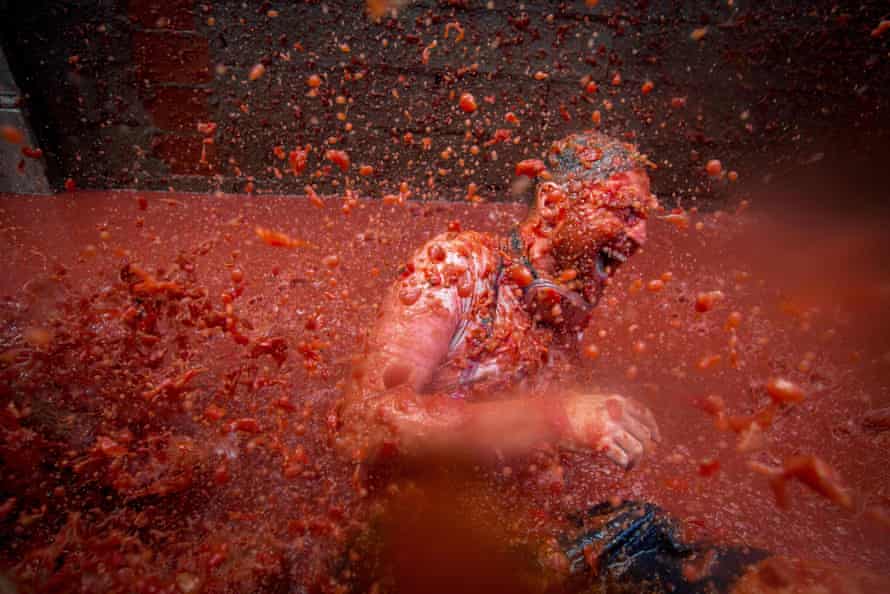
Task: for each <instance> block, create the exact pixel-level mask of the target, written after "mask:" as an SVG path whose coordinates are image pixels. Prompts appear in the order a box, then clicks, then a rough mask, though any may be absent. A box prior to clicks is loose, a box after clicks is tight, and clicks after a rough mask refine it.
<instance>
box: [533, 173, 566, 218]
mask: <svg viewBox="0 0 890 594" xmlns="http://www.w3.org/2000/svg"><path fill="white" fill-rule="evenodd" d="M536 192H537V193H536V194H535V209H536V210H537V211H538V213H540V214H542V215H545V218H550V219H552V218H555V217H558V216H559V215H560V213H561V212H562V211H563V209H564V208H565V206H566V203H567V201H568V198H567V197H566V194H565V192H564V191H563V189H562V186H560V185H559V184H555V183H553V182H544V183H543V184H541V185H539V186H538V188H537V190H536ZM547 215H549V216H547Z"/></svg>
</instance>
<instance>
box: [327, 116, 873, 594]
mask: <svg viewBox="0 0 890 594" xmlns="http://www.w3.org/2000/svg"><path fill="white" fill-rule="evenodd" d="M548 160H549V162H550V166H551V171H550V172H549V173H548V172H544V174H543V175H542V176H541V177H542V178H544V181H543V183H541V184H540V185H539V186H538V187H537V189H536V193H535V203H534V205H533V207H532V209H531V211H530V212H529V214H528V216H527V218H526V219H525V221H523V222H522V223H521V224H520V225H519V226H518V227H517V228H516V229H515V230H514V231H513V232H512V233H511V234H510V235H509V236H508V237H496V236H493V235H487V234H481V233H474V232H464V233H448V234H444V235H440V236H438V237H436V238H434V239H433V240H431V241H429V242H428V243H427V244H426V245H425V246H423V247H422V248H421V249H420V250H419V251H418V252H417V253H416V254H415V255H414V256H413V258H412V259H411V260H410V261H409V262H408V264H407V265H406V266H405V267H404V269H403V271H402V273H401V275H400V278H399V280H398V281H397V282H396V283H395V284H394V285H393V287H392V288H391V290H390V292H389V294H388V295H387V298H386V300H385V302H384V304H383V307H382V309H381V314H380V318H379V320H378V322H377V325H376V328H375V329H374V331H373V332H372V334H371V336H370V337H369V340H368V344H367V345H366V348H365V352H364V353H363V357H362V359H363V362H362V363H361V364H360V365H357V366H356V368H355V370H354V373H353V378H352V384H351V386H350V387H349V389H348V391H347V394H346V397H345V398H344V401H343V402H342V403H341V405H340V407H339V411H338V412H339V414H338V419H337V420H338V445H339V446H340V448H341V450H342V451H344V452H346V453H347V454H348V455H349V456H351V457H352V458H354V459H355V460H357V461H360V462H363V461H369V460H373V459H375V458H376V457H379V456H380V455H381V454H388V455H392V454H394V453H405V454H419V453H426V452H430V451H433V452H444V453H446V454H449V455H454V454H460V455H465V454H470V455H484V454H485V453H488V452H491V451H498V452H500V453H510V452H513V453H521V452H524V451H527V450H529V449H531V448H533V447H535V446H538V445H540V444H546V443H555V444H557V445H559V446H561V447H564V448H570V449H581V450H589V451H603V452H605V453H606V454H607V455H608V456H609V458H610V459H612V460H613V461H614V462H616V463H618V464H620V465H622V466H624V467H626V468H630V467H631V466H633V464H635V463H636V462H637V461H638V460H639V459H640V457H641V456H642V454H643V452H644V451H646V450H648V449H650V448H651V447H652V445H653V442H654V441H657V440H658V429H657V427H656V424H655V421H654V419H653V417H652V415H651V413H650V412H649V411H648V410H647V409H645V408H644V407H642V406H641V405H639V404H637V403H634V402H633V401H631V400H628V399H626V398H624V397H622V396H618V395H602V394H592V393H589V392H586V391H584V390H583V389H579V388H577V387H571V386H569V387H567V386H566V382H565V381H564V379H565V377H571V374H570V372H571V365H572V360H571V354H572V352H573V351H577V348H578V347H579V346H580V344H579V339H580V336H581V333H582V331H583V329H584V328H585V326H586V325H587V322H588V319H589V316H590V313H591V310H592V308H593V306H594V305H595V304H596V302H597V300H598V299H599V297H600V294H601V292H602V289H603V287H604V285H605V284H606V282H607V281H608V279H609V277H610V276H611V275H612V274H613V273H614V272H615V270H616V269H617V268H618V267H619V266H620V265H621V263H623V262H624V261H626V260H627V258H629V257H630V256H631V255H633V253H634V252H636V251H637V249H638V248H639V247H640V246H642V245H643V243H644V242H645V240H646V218H647V216H648V214H649V212H651V211H652V210H653V209H655V208H657V206H658V204H657V201H656V200H655V198H654V196H652V194H651V193H650V191H649V179H648V177H647V175H646V172H645V170H644V169H643V167H644V165H645V159H644V158H643V157H642V156H641V155H639V154H638V153H637V152H636V151H635V150H634V148H633V147H632V146H630V145H627V144H624V143H621V142H619V141H617V140H615V139H612V138H610V137H608V136H605V135H603V134H600V133H597V132H587V133H584V134H576V135H572V136H569V137H568V138H565V139H564V140H561V141H559V142H557V143H555V144H554V145H553V148H552V150H551V153H550V155H549V159H548ZM566 371H568V372H569V373H560V372H566ZM559 376H561V377H559ZM557 377H559V379H560V380H561V381H560V382H558V383H557V382H556V381H555V379H556V378H557ZM449 480H451V481H454V477H453V476H452V475H449ZM421 491H423V490H421ZM408 492H409V497H410V490H409V491H408ZM431 493H432V496H433V497H437V496H438V491H437V489H432V490H431ZM442 496H443V497H444V498H445V499H446V501H445V503H444V505H438V506H434V508H433V510H432V512H431V511H430V510H429V509H428V507H429V506H428V505H426V504H423V505H420V506H419V507H417V510H418V511H419V512H420V513H419V514H414V513H413V511H412V510H413V509H414V507H415V505H414V504H412V502H411V500H410V499H409V500H400V501H397V503H396V504H394V505H390V506H387V508H386V509H387V510H388V511H387V512H386V513H385V514H384V516H383V519H382V520H380V521H379V522H378V524H379V525H378V526H376V528H374V529H372V530H370V531H367V532H365V533H363V534H361V535H360V536H359V540H358V541H357V542H356V543H355V546H354V552H355V551H361V554H358V555H357V557H356V559H358V560H359V561H358V562H357V563H350V564H349V565H348V571H347V574H348V576H349V578H348V580H347V581H349V582H350V583H351V586H352V591H369V590H370V591H380V592H414V591H422V592H426V593H429V592H437V591H443V592H445V591H466V587H467V585H468V584H470V585H473V584H475V585H476V586H480V587H478V588H476V589H477V590H479V591H515V592H530V593H531V592H534V593H538V592H598V593H599V592H603V593H605V592H609V593H613V592H614V593H618V592H622V593H623V592H652V593H657V594H662V593H668V592H670V593H672V594H681V593H686V594H705V593H715V592H716V593H723V592H728V593H731V594H743V593H760V594H773V593H780V592H782V593H784V592H800V593H801V594H808V593H816V592H825V591H830V592H849V593H851V594H852V593H857V594H863V593H872V592H884V591H888V587H890V585H888V583H887V580H885V579H884V578H881V577H878V576H875V575H873V574H870V573H868V572H863V571H859V570H855V569H851V568H842V567H837V566H834V565H830V564H820V563H818V562H812V561H805V560H798V559H789V558H782V557H774V556H772V555H770V554H769V553H768V552H766V551H761V550H757V549H751V548H748V547H743V546H731V545H728V546H723V545H718V544H713V543H704V542H698V543H696V542H692V543H690V542H686V541H684V539H683V538H682V531H681V529H680V527H679V525H678V524H677V523H676V522H675V521H674V520H673V519H672V518H671V517H670V516H669V515H667V514H666V513H665V512H664V511H662V510H660V509H659V508H657V507H656V506H654V505H652V504H648V503H640V502H629V501H625V502H613V503H603V504H600V505H597V506H594V507H592V508H590V509H589V510H586V511H585V512H583V513H580V514H577V515H576V516H575V517H572V518H569V519H567V522H565V523H564V524H566V525H562V526H559V527H558V532H560V533H561V534H562V537H561V538H559V539H558V540H557V541H554V540H552V539H547V540H545V541H542V542H537V541H535V539H534V538H531V539H530V541H529V542H528V543H526V546H527V547H528V550H527V551H525V553H524V554H520V555H518V557H517V555H516V553H517V551H516V550H514V549H513V548H511V547H513V545H512V544H509V543H510V542H512V541H511V539H506V540H505V543H506V545H509V546H506V545H505V546H506V549H505V548H503V547H502V544H503V543H501V541H500V540H497V539H496V540H495V543H494V544H492V545H491V546H489V548H485V547H484V546H483V547H482V548H481V549H479V550H476V549H473V550H471V551H470V555H469V556H466V555H464V556H463V557H461V551H462V550H463V548H464V547H463V545H462V546H459V547H456V548H449V547H448V546H447V542H449V541H451V540H456V541H458V542H462V540H461V539H462V538H463V536H464V535H463V534H462V532H463V531H464V530H465V528H466V527H465V526H464V525H463V524H464V523H465V521H466V520H465V519H464V514H462V513H461V511H460V510H455V509H452V508H453V507H454V505H455V501H453V500H452V499H451V498H449V495H448V494H447V493H443V494H442ZM502 512H503V513H505V514H508V513H509V512H508V511H507V510H502ZM415 515H416V516H417V517H414V516H415ZM430 517H437V518H439V519H440V522H439V524H440V525H441V526H442V527H444V532H442V531H441V530H440V529H436V528H433V529H431V528H430V527H429V524H430ZM387 518H388V519H387ZM400 534H408V535H409V536H410V538H409V542H408V544H407V546H403V547H402V548H401V549H399V540H400V536H399V535H400ZM393 535H395V536H393ZM477 536H478V534H477ZM436 540H444V541H445V542H446V545H444V546H443V547H439V548H437V545H436V544H435V542H434V541H436ZM394 543H395V544H394ZM403 544H404V543H403ZM486 546H487V545H486ZM393 547H395V552H393V550H392V549H393ZM431 547H432V549H431ZM430 549H431V550H432V552H431V553H430ZM505 551H507V552H508V556H507V558H509V559H511V561H510V562H509V563H508V564H507V565H505V566H504V567H502V568H501V569H500V570H493V571H494V574H497V573H498V571H501V572H502V573H503V574H504V575H503V576H501V577H503V578H504V580H502V581H496V582H493V583H497V584H498V587H497V588H490V587H488V586H487V585H488V584H490V583H492V582H490V580H491V578H492V576H491V575H487V573H486V572H485V571H483V572H482V573H481V574H478V575H477V574H475V573H471V574H470V575H469V576H468V575H465V573H464V572H463V568H461V569H460V570H450V569H447V567H446V570H443V569H442V568H441V563H442V562H445V561H447V557H448V556H449V555H451V556H454V555H455V554H456V555H458V557H460V558H461V559H462V560H464V561H466V560H471V558H473V559H477V560H481V561H480V562H481V563H483V565H484V563H485V561H486V560H488V559H501V560H503V559H504V558H505V557H503V554H504V553H505ZM439 553H442V554H441V555H440V554H439ZM393 555H394V556H393ZM415 555H420V557H417V558H415ZM430 556H432V558H433V559H435V563H434V564H433V565H431V566H424V565H423V564H422V563H423V561H424V559H425V558H426V557H430ZM396 559H398V561H396ZM418 563H420V565H418ZM483 565H479V566H478V567H477V569H478V568H479V567H483ZM418 567H426V568H427V569H429V567H433V568H436V569H437V570H438V573H436V574H435V575H432V576H427V577H428V578H429V579H424V578H425V576H424V575H423V572H422V571H421V572H420V573H418ZM488 573H491V572H488ZM499 579H500V578H499ZM455 580H456V581H455ZM486 580H489V581H486ZM452 581H454V583H452ZM505 584H506V586H505Z"/></svg>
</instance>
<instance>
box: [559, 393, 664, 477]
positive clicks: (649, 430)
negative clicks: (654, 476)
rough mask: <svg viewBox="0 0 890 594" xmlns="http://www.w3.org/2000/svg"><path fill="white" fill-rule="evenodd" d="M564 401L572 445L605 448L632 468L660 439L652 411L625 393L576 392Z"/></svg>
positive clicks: (568, 443)
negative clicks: (627, 396) (619, 394)
mask: <svg viewBox="0 0 890 594" xmlns="http://www.w3.org/2000/svg"><path fill="white" fill-rule="evenodd" d="M564 404H565V412H566V416H567V417H568V427H567V429H568V434H567V435H566V436H565V438H564V439H563V445H564V446H565V447H567V448H569V449H572V450H595V451H602V452H605V453H606V455H607V456H608V457H609V459H610V460H612V461H613V462H615V463H616V464H619V465H621V466H623V467H624V468H627V469H630V468H632V467H633V466H634V465H635V464H636V463H637V462H639V460H640V458H642V456H643V452H645V451H647V450H650V451H651V450H652V449H653V448H654V447H655V442H656V441H659V440H660V437H659V435H658V426H657V425H656V423H655V417H653V416H652V412H651V411H649V409H647V408H646V407H645V406H643V405H641V404H639V403H637V402H634V401H633V400H630V399H628V398H624V397H623V396H618V395H617V394H610V395H604V394H579V393H573V394H570V395H569V396H568V397H567V398H566V400H565V403H564Z"/></svg>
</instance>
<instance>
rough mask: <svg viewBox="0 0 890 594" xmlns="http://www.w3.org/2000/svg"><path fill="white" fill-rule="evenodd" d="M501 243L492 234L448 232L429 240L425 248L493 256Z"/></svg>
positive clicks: (498, 238)
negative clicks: (481, 253)
mask: <svg viewBox="0 0 890 594" xmlns="http://www.w3.org/2000/svg"><path fill="white" fill-rule="evenodd" d="M501 241H502V238H501V237H500V236H498V235H496V234H494V233H484V232H481V231H448V232H446V233H440V234H439V235H437V236H435V237H433V238H432V239H430V240H429V241H428V242H427V243H426V246H425V247H429V246H432V245H438V246H440V247H441V248H442V249H444V250H455V251H458V252H467V251H469V252H471V253H472V252H476V253H479V252H484V253H486V254H493V253H495V252H497V251H498V250H499V249H500V245H501Z"/></svg>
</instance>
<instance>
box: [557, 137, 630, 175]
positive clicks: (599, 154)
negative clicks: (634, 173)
mask: <svg viewBox="0 0 890 594" xmlns="http://www.w3.org/2000/svg"><path fill="white" fill-rule="evenodd" d="M547 159H548V161H549V165H550V174H551V175H552V176H553V181H555V182H556V183H563V182H565V181H568V180H570V179H576V180H591V181H596V180H602V181H605V180H607V179H609V178H610V177H612V176H613V175H615V174H616V173H621V172H623V171H629V170H631V169H636V168H638V167H644V166H645V164H646V159H645V157H643V156H642V155H640V154H639V153H638V152H637V150H636V148H635V147H634V146H633V145H632V144H629V143H626V142H621V141H620V140H618V139H616V138H613V137H612V136H609V135H607V134H603V133H602V132H598V131H596V130H588V131H585V132H579V133H577V134H572V135H570V136H567V137H565V138H563V139H562V140H558V141H556V142H554V143H553V146H552V147H551V149H550V154H549V156H548V158H547Z"/></svg>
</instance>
